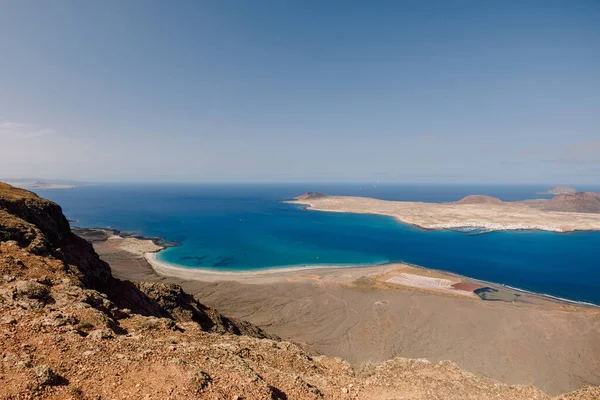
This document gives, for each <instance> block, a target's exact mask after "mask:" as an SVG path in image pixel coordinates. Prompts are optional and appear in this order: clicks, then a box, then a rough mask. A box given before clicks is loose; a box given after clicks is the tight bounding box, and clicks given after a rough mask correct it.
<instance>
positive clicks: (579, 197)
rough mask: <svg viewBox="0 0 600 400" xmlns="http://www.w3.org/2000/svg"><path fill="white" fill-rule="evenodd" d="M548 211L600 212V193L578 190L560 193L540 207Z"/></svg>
mask: <svg viewBox="0 0 600 400" xmlns="http://www.w3.org/2000/svg"><path fill="white" fill-rule="evenodd" d="M540 208H542V209H544V210H548V211H570V212H583V213H600V193H593V192H577V193H568V194H559V195H557V196H556V197H554V198H553V199H551V200H548V201H545V202H544V203H543V204H542V206H541V207H540Z"/></svg>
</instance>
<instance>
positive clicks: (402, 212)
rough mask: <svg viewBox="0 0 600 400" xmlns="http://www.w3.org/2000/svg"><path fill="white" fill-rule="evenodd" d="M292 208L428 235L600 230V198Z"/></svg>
mask: <svg viewBox="0 0 600 400" xmlns="http://www.w3.org/2000/svg"><path fill="white" fill-rule="evenodd" d="M292 203H297V204H305V205H307V207H308V208H309V209H311V210H319V211H333V212H352V213H361V214H380V215H388V216H391V217H394V218H396V219H397V220H398V221H401V222H405V223H408V224H412V225H415V226H418V227H420V228H424V229H452V228H464V227H474V228H484V229H486V230H522V229H537V230H545V231H554V232H571V231H577V230H600V194H598V193H574V194H560V195H558V196H556V197H555V198H553V199H551V200H527V201H518V202H503V201H501V200H499V199H496V198H494V197H489V196H467V197H465V198H464V199H462V200H460V201H457V202H454V203H422V202H410V201H388V200H380V199H373V198H368V197H352V196H325V195H322V194H315V193H312V194H309V195H303V196H300V197H298V198H297V199H296V200H294V201H292Z"/></svg>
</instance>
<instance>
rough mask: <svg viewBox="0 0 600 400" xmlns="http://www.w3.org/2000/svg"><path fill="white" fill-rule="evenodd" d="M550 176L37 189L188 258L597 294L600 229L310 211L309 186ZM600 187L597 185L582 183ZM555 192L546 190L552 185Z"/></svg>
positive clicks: (592, 298)
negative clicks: (505, 227) (484, 226)
mask: <svg viewBox="0 0 600 400" xmlns="http://www.w3.org/2000/svg"><path fill="white" fill-rule="evenodd" d="M547 189H548V187H547V186H501V185H495V186H491V185H490V186H486V185H373V184H309V183H307V184H118V185H117V184H100V185H94V186H83V187H79V188H75V189H70V190H37V192H38V194H40V195H41V196H43V197H46V198H49V199H51V200H54V201H56V202H57V203H59V204H60V205H61V206H62V207H63V210H64V212H65V214H66V215H67V217H68V218H70V219H72V220H75V221H77V222H74V223H72V224H73V225H75V226H82V227H111V228H116V229H120V230H124V231H134V232H136V233H138V234H140V235H144V236H159V237H162V238H164V239H165V240H167V241H174V242H178V243H180V244H181V245H180V246H178V247H172V248H169V249H167V250H165V251H163V252H161V253H160V254H159V259H161V260H163V261H166V262H169V263H173V264H178V265H181V266H185V267H189V268H217V269H221V270H230V271H231V270H234V271H235V270H254V269H261V268H270V267H281V266H290V265H310V264H319V265H323V264H335V265H339V264H342V265H360V264H374V263H385V262H391V261H404V262H408V263H413V264H418V265H422V266H425V267H429V268H435V269H440V270H446V271H450V272H454V273H458V274H461V275H465V276H469V277H472V278H476V279H481V280H485V281H491V282H497V283H502V284H505V285H509V286H513V287H517V288H521V289H525V290H530V291H534V292H537V293H544V294H549V295H553V296H558V297H562V298H566V299H571V300H577V301H585V302H590V303H594V304H598V305H600V232H575V233H568V234H558V233H550V232H529V231H527V232H492V233H486V234H481V235H468V234H465V233H461V232H454V231H424V230H421V229H418V228H415V227H413V226H410V225H406V224H402V223H399V222H397V221H395V220H394V219H392V218H390V217H384V216H375V215H359V214H344V213H328V212H319V211H307V210H304V209H302V207H300V206H297V205H290V204H284V203H282V202H281V201H282V200H285V199H289V198H292V197H295V196H298V195H300V194H302V193H304V192H307V191H319V192H324V193H326V194H331V195H360V196H369V197H377V198H382V199H389V200H411V201H429V202H445V201H454V200H458V199H460V198H462V197H464V196H466V195H469V194H485V195H490V196H495V197H499V198H501V199H502V200H522V199H530V198H540V197H544V196H541V195H537V194H536V193H537V192H541V191H545V190H547ZM578 189H579V190H590V191H600V188H599V187H578ZM546 197H547V196H546Z"/></svg>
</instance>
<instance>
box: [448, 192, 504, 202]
mask: <svg viewBox="0 0 600 400" xmlns="http://www.w3.org/2000/svg"><path fill="white" fill-rule="evenodd" d="M456 204H502V200H500V199H498V198H496V197H492V196H483V195H478V194H473V195H470V196H467V197H464V198H462V199H460V200H458V201H457V202H456Z"/></svg>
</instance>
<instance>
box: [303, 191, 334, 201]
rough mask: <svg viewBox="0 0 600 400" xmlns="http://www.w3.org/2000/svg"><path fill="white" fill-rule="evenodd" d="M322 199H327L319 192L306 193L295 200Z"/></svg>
mask: <svg viewBox="0 0 600 400" xmlns="http://www.w3.org/2000/svg"><path fill="white" fill-rule="evenodd" d="M322 197H327V195H325V194H323V193H319V192H306V193H304V194H303V195H301V196H298V197H296V200H310V199H320V198H322Z"/></svg>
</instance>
